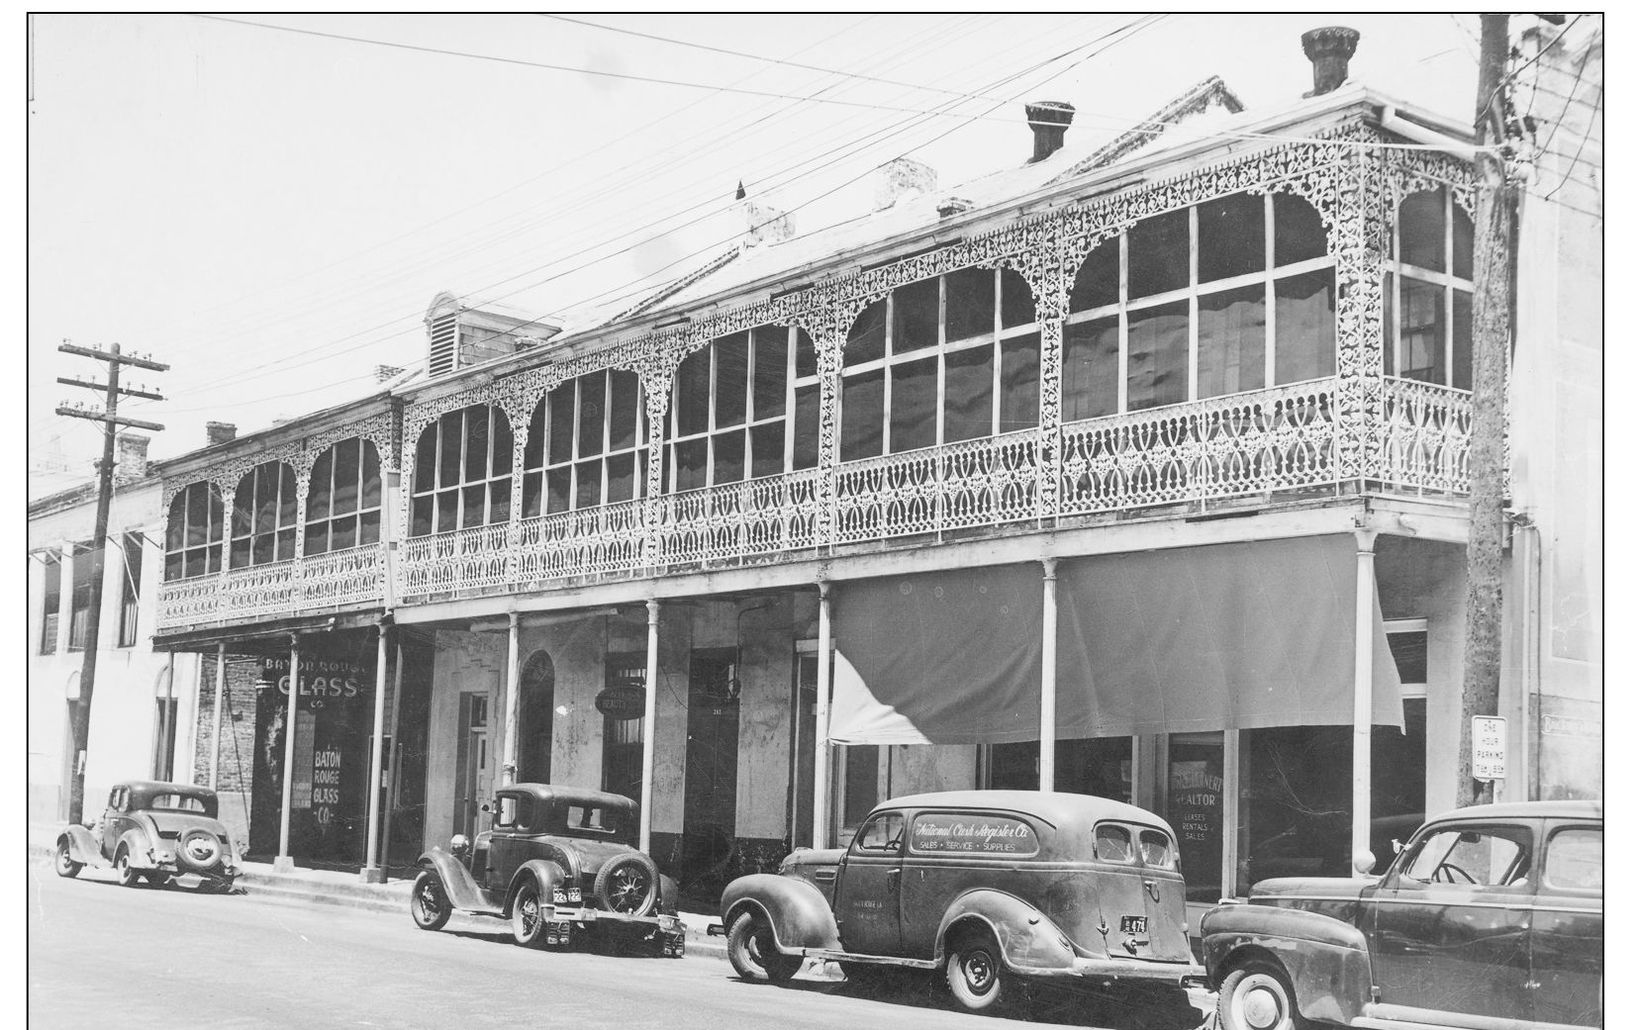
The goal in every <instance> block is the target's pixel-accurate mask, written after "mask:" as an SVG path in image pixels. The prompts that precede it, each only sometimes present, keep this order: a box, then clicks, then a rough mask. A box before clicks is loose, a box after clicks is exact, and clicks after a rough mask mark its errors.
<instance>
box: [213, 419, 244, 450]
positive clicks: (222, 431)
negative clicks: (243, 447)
mask: <svg viewBox="0 0 1640 1030" xmlns="http://www.w3.org/2000/svg"><path fill="white" fill-rule="evenodd" d="M238 435H239V427H238V426H236V425H234V424H233V423H232V422H207V423H205V446H207V447H215V446H216V445H217V444H219V443H227V442H228V441H229V440H232V439H233V438H234V437H236V436H238Z"/></svg>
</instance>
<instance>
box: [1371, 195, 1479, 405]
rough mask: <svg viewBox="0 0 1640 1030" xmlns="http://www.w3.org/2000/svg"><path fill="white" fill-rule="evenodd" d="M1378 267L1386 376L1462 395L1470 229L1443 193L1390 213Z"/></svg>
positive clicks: (1470, 308)
mask: <svg viewBox="0 0 1640 1030" xmlns="http://www.w3.org/2000/svg"><path fill="white" fill-rule="evenodd" d="M1393 248H1394V249H1393V251H1392V252H1391V255H1390V261H1389V263H1388V264H1387V265H1385V268H1384V374H1385V375H1393V376H1400V377H1401V378H1402V379H1417V380H1420V381H1421V382H1426V383H1436V384H1439V385H1441V386H1453V387H1457V388H1458V389H1460V390H1468V389H1470V388H1471V387H1472V385H1473V364H1474V359H1473V314H1474V296H1475V283H1474V278H1475V226H1474V223H1473V222H1472V221H1470V218H1469V214H1468V213H1467V212H1465V211H1464V209H1463V208H1462V207H1459V206H1458V204H1457V202H1456V201H1455V200H1453V198H1452V195H1451V192H1450V191H1448V190H1425V191H1423V192H1420V193H1414V194H1412V195H1411V196H1409V197H1407V198H1406V199H1404V200H1402V201H1401V206H1400V208H1399V209H1397V211H1396V218H1395V236H1394V243H1393Z"/></svg>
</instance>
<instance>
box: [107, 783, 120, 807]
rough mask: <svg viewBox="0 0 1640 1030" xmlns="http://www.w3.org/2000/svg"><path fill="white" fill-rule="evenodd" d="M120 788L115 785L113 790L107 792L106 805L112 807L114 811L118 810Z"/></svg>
mask: <svg viewBox="0 0 1640 1030" xmlns="http://www.w3.org/2000/svg"><path fill="white" fill-rule="evenodd" d="M121 789H122V788H120V787H115V788H114V789H113V790H111V791H109V792H108V807H109V808H111V809H113V810H114V811H116V812H118V811H119V810H120V791H121Z"/></svg>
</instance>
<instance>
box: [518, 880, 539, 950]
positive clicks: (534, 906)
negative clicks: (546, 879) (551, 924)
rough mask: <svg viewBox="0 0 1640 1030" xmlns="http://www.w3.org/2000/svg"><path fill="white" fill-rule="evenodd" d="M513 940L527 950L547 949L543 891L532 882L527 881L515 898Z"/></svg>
mask: <svg viewBox="0 0 1640 1030" xmlns="http://www.w3.org/2000/svg"><path fill="white" fill-rule="evenodd" d="M512 933H513V940H514V941H517V942H518V943H519V944H520V945H522V946H524V947H526V948H540V947H545V946H546V943H547V921H546V918H545V917H544V915H543V914H542V912H541V890H540V888H539V887H537V886H536V885H535V883H534V881H532V880H525V881H524V883H522V884H521V885H520V886H519V888H518V893H517V894H516V895H514V896H513V903H512Z"/></svg>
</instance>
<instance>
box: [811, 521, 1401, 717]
mask: <svg viewBox="0 0 1640 1030" xmlns="http://www.w3.org/2000/svg"><path fill="white" fill-rule="evenodd" d="M1057 589H1058V593H1057V597H1058V602H1059V640H1058V662H1057V666H1058V698H1057V700H1058V708H1057V713H1056V714H1057V721H1056V735H1057V736H1058V737H1060V738H1078V737H1102V736H1130V735H1134V734H1152V733H1178V732H1188V731H1199V730H1226V729H1255V728H1260V727H1267V726H1328V725H1350V724H1351V723H1352V722H1353V719H1354V682H1355V654H1354V640H1355V540H1354V538H1353V537H1349V536H1326V537H1305V538H1299V539H1292V540H1275V541H1260V542H1256V543H1244V544H1213V545H1209V546H1204V547H1189V548H1175V549H1169V550H1161V551H1146V552H1139V553H1132V554H1118V555H1100V556H1095V557H1088V558H1076V559H1066V560H1062V561H1060V563H1059V565H1058V588H1057ZM833 596H834V598H835V602H834V603H835V613H834V616H833V625H834V626H835V627H836V629H835V639H836V650H837V657H836V662H835V669H834V673H833V675H834V688H833V702H832V720H831V733H830V738H831V740H832V741H833V742H835V743H839V744H978V743H1006V742H1016V741H1029V740H1036V739H1037V738H1038V713H1039V711H1040V692H1041V668H1042V629H1041V627H1042V569H1041V566H1040V565H1037V564H1034V563H1033V564H1029V565H1008V566H993V567H985V568H970V569H956V570H951V571H945V572H933V573H922V574H918V575H914V576H906V577H900V578H893V579H875V580H862V581H852V582H844V583H839V584H838V585H837V587H836V588H835V590H834V594H833ZM1372 634H1373V706H1372V707H1373V722H1374V723H1375V724H1377V725H1388V726H1396V727H1400V726H1401V725H1402V721H1401V700H1400V679H1399V677H1398V676H1397V675H1396V672H1395V663H1394V658H1393V656H1392V655H1391V653H1390V650H1389V643H1388V641H1387V640H1386V638H1385V636H1384V629H1383V619H1382V616H1381V614H1380V612H1379V609H1378V594H1377V586H1376V584H1374V589H1373V628H1372Z"/></svg>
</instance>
